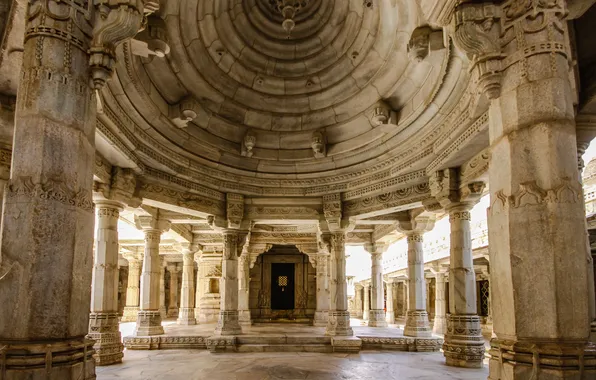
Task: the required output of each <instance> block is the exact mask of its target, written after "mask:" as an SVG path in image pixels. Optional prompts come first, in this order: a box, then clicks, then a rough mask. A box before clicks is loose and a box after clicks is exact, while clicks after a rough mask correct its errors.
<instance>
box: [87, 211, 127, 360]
mask: <svg viewBox="0 0 596 380" xmlns="http://www.w3.org/2000/svg"><path fill="white" fill-rule="evenodd" d="M122 206H123V205H122V204H121V203H120V202H115V201H110V200H105V199H102V200H99V199H98V200H96V201H95V208H96V211H97V233H96V236H97V238H96V241H95V254H94V260H93V275H92V276H93V279H92V282H91V313H90V314H89V337H90V338H91V339H93V340H95V345H94V346H93V347H94V348H95V355H94V357H95V361H96V363H97V365H110V364H116V363H121V362H122V357H123V354H122V351H123V349H124V346H123V345H122V342H121V335H120V330H119V323H118V322H119V319H120V316H119V315H118V274H119V270H118V217H119V213H120V210H121V209H122Z"/></svg>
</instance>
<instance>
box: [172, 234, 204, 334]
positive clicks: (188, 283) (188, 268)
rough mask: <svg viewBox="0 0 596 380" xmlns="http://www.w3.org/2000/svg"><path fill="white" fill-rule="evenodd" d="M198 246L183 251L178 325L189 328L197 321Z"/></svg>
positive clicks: (189, 246)
mask: <svg viewBox="0 0 596 380" xmlns="http://www.w3.org/2000/svg"><path fill="white" fill-rule="evenodd" d="M198 249H199V247H198V244H195V245H190V244H188V246H187V247H186V248H184V249H183V251H182V288H181V290H180V313H179V314H178V321H177V322H178V324H179V325H184V326H189V325H194V324H196V323H197V322H196V319H195V308H194V306H195V285H194V284H195V281H194V277H195V273H194V272H195V262H194V258H195V253H196V252H197V250H198Z"/></svg>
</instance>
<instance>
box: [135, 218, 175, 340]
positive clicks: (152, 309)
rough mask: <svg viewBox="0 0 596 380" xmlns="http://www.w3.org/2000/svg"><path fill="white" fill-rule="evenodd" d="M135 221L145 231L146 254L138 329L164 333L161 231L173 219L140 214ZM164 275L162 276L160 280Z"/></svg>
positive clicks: (141, 332)
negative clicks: (161, 290) (162, 322)
mask: <svg viewBox="0 0 596 380" xmlns="http://www.w3.org/2000/svg"><path fill="white" fill-rule="evenodd" d="M135 222H136V224H137V227H138V228H141V229H142V230H143V232H144V233H145V256H144V257H143V271H142V273H141V301H140V310H139V313H138V318H137V326H136V329H135V332H134V335H136V336H148V335H160V334H163V333H164V331H163V327H162V326H161V320H162V316H161V313H160V293H161V292H160V284H161V282H162V281H163V263H162V259H161V258H160V256H159V243H160V241H161V234H162V233H163V232H165V231H167V230H168V229H169V228H170V222H169V221H167V220H163V219H159V217H158V216H157V217H153V216H137V217H135ZM160 277H161V279H160Z"/></svg>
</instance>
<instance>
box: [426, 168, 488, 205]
mask: <svg viewBox="0 0 596 380" xmlns="http://www.w3.org/2000/svg"><path fill="white" fill-rule="evenodd" d="M430 186H431V194H432V196H433V197H434V198H435V199H436V200H437V201H438V202H439V203H440V204H441V206H443V207H444V208H446V209H449V208H450V207H453V206H457V205H462V204H468V205H474V204H476V203H477V202H478V201H479V200H480V198H481V197H482V195H483V193H484V188H485V186H486V184H485V183H484V182H482V181H476V182H468V183H465V184H462V183H461V175H460V171H459V170H458V169H445V170H440V171H438V172H436V173H434V174H433V176H431V179H430Z"/></svg>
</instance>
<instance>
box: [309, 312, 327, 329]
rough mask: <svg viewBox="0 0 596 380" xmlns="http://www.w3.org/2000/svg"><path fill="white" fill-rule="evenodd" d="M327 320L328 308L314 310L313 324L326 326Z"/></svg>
mask: <svg viewBox="0 0 596 380" xmlns="http://www.w3.org/2000/svg"><path fill="white" fill-rule="evenodd" d="M328 321H329V310H317V311H315V318H314V320H313V323H312V324H313V326H318V327H326V326H327V322H328Z"/></svg>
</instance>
